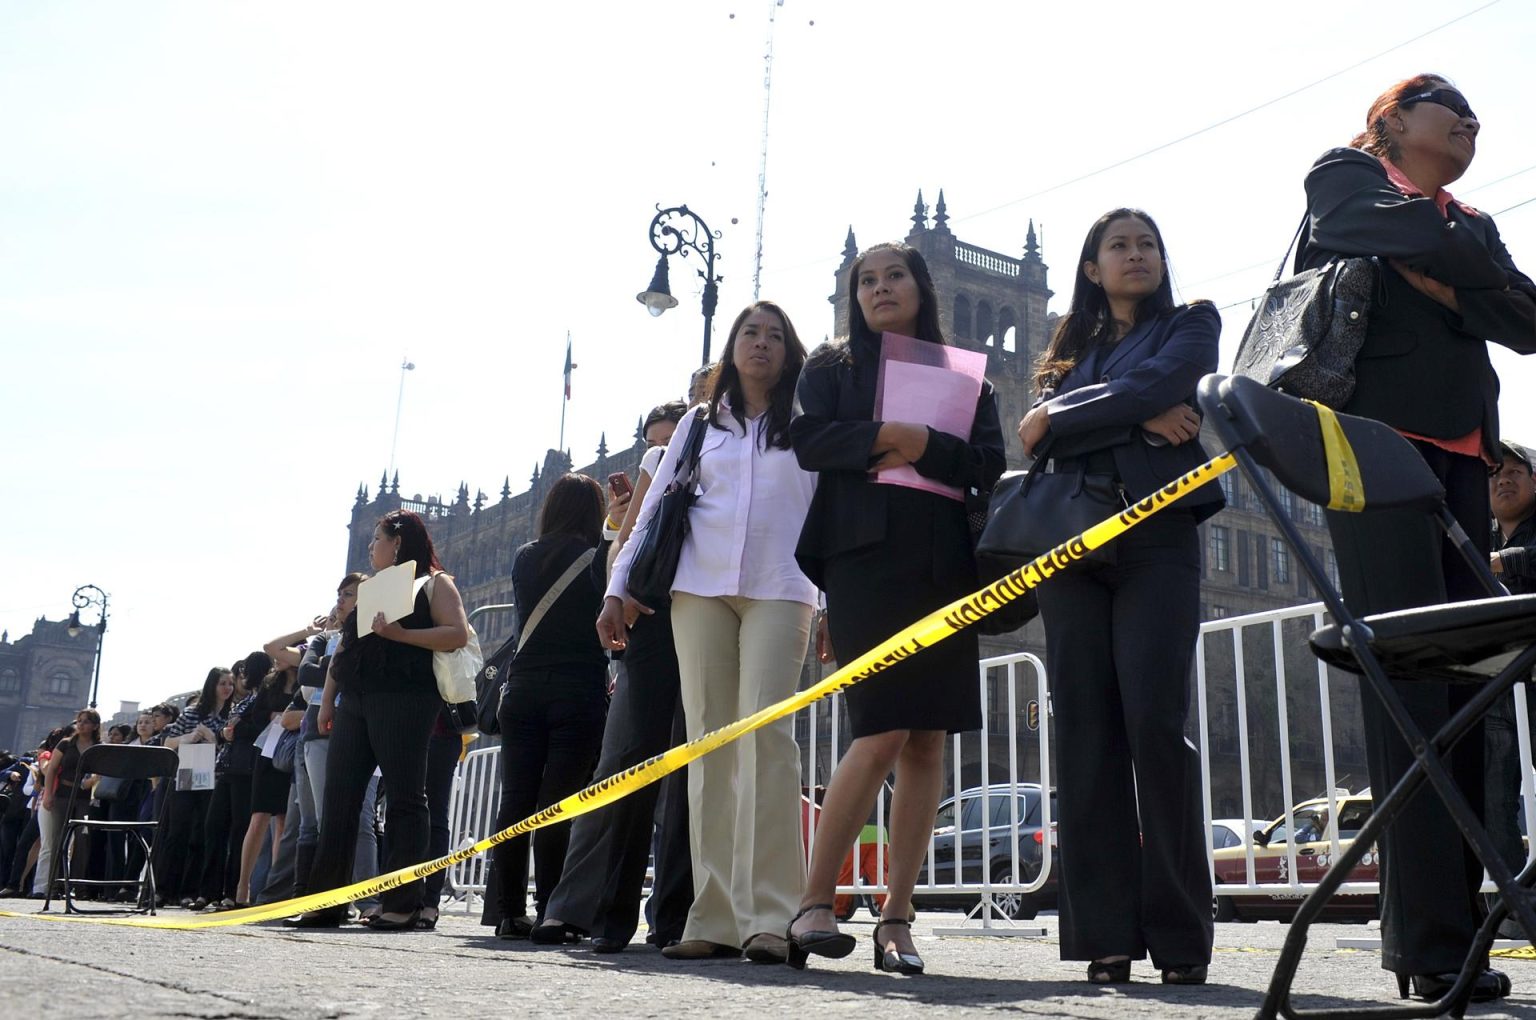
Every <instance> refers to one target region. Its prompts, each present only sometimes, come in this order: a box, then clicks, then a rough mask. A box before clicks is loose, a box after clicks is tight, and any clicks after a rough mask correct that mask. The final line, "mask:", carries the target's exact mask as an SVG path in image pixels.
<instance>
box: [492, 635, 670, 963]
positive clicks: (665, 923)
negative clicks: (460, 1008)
mask: <svg viewBox="0 0 1536 1020" xmlns="http://www.w3.org/2000/svg"><path fill="white" fill-rule="evenodd" d="M679 683H680V681H679V678H678V671H677V652H676V650H675V649H674V648H673V645H672V619H671V616H670V615H669V614H668V612H667V611H666V610H665V609H662V610H658V611H657V612H656V613H655V614H654V615H652V616H642V617H640V618H639V619H638V620H636V621H635V626H634V627H633V628H632V629H631V630H630V640H629V647H628V649H626V650H625V652H624V672H623V674H622V676H621V677H620V679H619V684H618V687H617V688H616V689H615V691H614V694H613V701H612V703H611V704H610V705H609V706H608V722H607V725H606V726H605V727H604V729H603V744H602V752H601V754H600V756H599V758H598V762H597V768H596V770H595V772H594V775H595V776H596V777H597V778H600V779H601V778H606V777H608V776H611V775H614V774H615V773H617V772H622V771H623V770H624V769H627V768H629V767H630V766H632V765H638V764H639V763H640V762H643V761H645V760H646V759H647V758H649V757H651V756H652V755H656V754H660V753H661V752H662V751H665V750H667V748H669V747H671V746H672V744H673V741H674V738H675V737H677V742H678V743H682V742H683V741H684V740H686V739H687V738H686V737H685V736H682V737H679V736H678V735H679V734H682V733H684V732H685V729H684V725H683V722H682V714H683V713H682V704H681V698H680V696H679ZM503 753H505V752H503ZM687 775H688V774H687V771H686V770H680V771H678V772H675V773H673V774H672V775H671V776H668V777H667V778H666V779H665V780H663V781H662V782H660V783H652V784H651V785H650V786H647V787H645V788H644V789H641V790H639V791H637V792H635V793H632V794H630V795H629V796H628V797H625V798H624V799H623V800H621V801H618V802H617V803H615V804H610V805H608V806H607V807H604V808H600V809H598V810H597V811H593V812H590V813H588V814H585V815H582V816H581V817H579V818H577V819H576V820H575V821H573V822H572V823H571V835H570V846H569V847H568V849H567V850H566V854H565V866H564V870H563V872H562V874H561V876H560V884H559V885H558V886H556V887H555V890H554V892H553V893H552V894H551V896H550V897H549V902H548V903H547V904H546V905H545V907H546V913H547V916H549V917H552V918H557V919H559V920H561V921H564V922H565V923H566V924H571V925H575V926H576V927H578V928H580V929H582V930H583V931H586V932H588V933H589V934H591V935H593V936H601V937H603V938H609V939H614V940H616V941H619V942H628V941H629V940H630V939H632V938H634V935H635V929H636V927H637V926H638V925H639V921H640V899H641V894H642V891H643V886H644V885H645V868H646V864H647V862H648V860H649V858H650V853H651V833H652V830H653V829H654V828H655V823H656V806H657V801H658V800H659V799H660V797H661V792H662V787H663V786H665V785H667V784H669V783H673V784H674V785H677V786H678V788H679V790H680V792H679V793H678V794H677V796H676V797H673V798H672V803H673V804H674V809H673V810H672V811H671V812H670V813H664V814H663V817H662V826H663V828H662V836H661V844H662V846H660V847H658V851H657V860H656V877H655V883H654V886H653V890H652V892H653V896H655V897H656V902H657V923H656V924H655V926H654V927H655V929H656V931H657V933H658V936H659V937H665V938H667V939H668V940H672V939H680V938H682V933H683V924H684V922H685V921H686V920H687V918H688V908H689V906H691V905H692V903H693V862H692V858H691V857H690V855H689V850H688V779H687ZM674 781H675V782H674ZM514 820H515V819H514ZM664 847H670V848H671V852H670V853H668V852H667V851H666V850H664V849H663V848H664ZM679 871H681V875H680V876H679ZM663 944H665V942H663Z"/></svg>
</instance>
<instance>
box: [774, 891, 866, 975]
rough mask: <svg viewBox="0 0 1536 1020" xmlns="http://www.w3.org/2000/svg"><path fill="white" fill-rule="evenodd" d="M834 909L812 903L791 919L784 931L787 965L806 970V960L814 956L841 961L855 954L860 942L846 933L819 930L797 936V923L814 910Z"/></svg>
mask: <svg viewBox="0 0 1536 1020" xmlns="http://www.w3.org/2000/svg"><path fill="white" fill-rule="evenodd" d="M832 909H833V908H832V904H830V903H812V904H811V905H810V906H808V907H802V908H801V910H800V912H799V913H798V914H796V915H795V916H794V917H791V918H790V919H789V927H787V928H785V929H784V941H785V942H787V943H789V948H788V956H787V957H786V958H785V960H784V962H785V963H787V964H789V965H790V966H791V967H793V968H795V969H796V970H804V969H805V961H806V959H807V958H808V957H810V956H812V955H815V956H825V957H827V958H828V959H829V960H841V959H842V958H843V957H845V956H847V955H848V954H849V953H851V952H853V947H854V946H856V945H858V941H857V940H856V939H855V938H854V937H853V936H852V935H849V934H847V933H845V932H840V931H826V930H817V931H803V932H801V933H800V934H799V935H796V934H795V922H796V921H798V920H800V919H801V918H802V917H804V916H805V915H806V914H809V913H810V912H811V911H813V910H832ZM877 929H878V926H877Z"/></svg>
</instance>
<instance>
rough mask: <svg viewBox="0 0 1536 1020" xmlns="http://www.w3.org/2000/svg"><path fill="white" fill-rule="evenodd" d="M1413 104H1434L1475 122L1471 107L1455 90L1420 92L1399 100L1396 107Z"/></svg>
mask: <svg viewBox="0 0 1536 1020" xmlns="http://www.w3.org/2000/svg"><path fill="white" fill-rule="evenodd" d="M1414 103H1434V104H1435V105H1436V106H1443V107H1445V108H1446V109H1447V110H1450V111H1451V112H1452V113H1454V114H1456V116H1458V117H1462V118H1465V119H1468V120H1476V119H1477V114H1475V113H1473V112H1472V107H1470V106H1468V105H1467V100H1466V97H1465V96H1463V95H1462V94H1461V93H1460V92H1457V91H1456V90H1455V89H1432V90H1430V91H1429V92H1420V93H1419V94H1418V95H1416V96H1409V97H1408V98H1407V99H1400V100H1398V102H1397V105H1398V106H1412V105H1413V104H1414Z"/></svg>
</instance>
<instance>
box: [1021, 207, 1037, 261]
mask: <svg viewBox="0 0 1536 1020" xmlns="http://www.w3.org/2000/svg"><path fill="white" fill-rule="evenodd" d="M1024 261H1025V262H1039V261H1040V243H1039V241H1038V240H1037V239H1036V238H1035V221H1034V218H1033V217H1031V218H1030V221H1029V232H1028V233H1027V234H1025V235H1024Z"/></svg>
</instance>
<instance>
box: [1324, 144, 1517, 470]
mask: <svg viewBox="0 0 1536 1020" xmlns="http://www.w3.org/2000/svg"><path fill="white" fill-rule="evenodd" d="M1306 187H1307V215H1308V221H1309V222H1308V226H1309V229H1308V231H1307V234H1306V240H1305V243H1304V244H1303V245H1302V246H1301V247H1300V249H1299V250H1298V251H1297V253H1296V267H1297V268H1298V269H1307V268H1312V267H1315V266H1319V265H1322V264H1324V263H1326V262H1328V261H1329V260H1331V259H1334V258H1337V257H1338V256H1341V255H1344V256H1368V255H1376V256H1379V257H1380V258H1381V259H1382V281H1383V285H1382V288H1381V289H1380V290H1379V291H1378V293H1377V296H1376V300H1375V301H1374V302H1373V304H1372V307H1371V319H1370V326H1369V328H1368V329H1367V331H1366V339H1365V346H1364V347H1363V348H1362V349H1361V351H1360V358H1359V360H1358V361H1357V362H1356V365H1355V375H1356V383H1355V392H1354V395H1353V396H1352V397H1351V398H1350V400H1349V402H1348V403H1347V404H1346V405H1345V406H1344V407H1343V408H1341V410H1344V411H1347V412H1348V413H1350V414H1357V415H1361V416H1363V417H1366V418H1375V419H1376V420H1378V421H1383V422H1386V423H1387V424H1388V425H1391V426H1393V427H1394V428H1399V429H1403V430H1405V431H1408V432H1413V433H1415V434H1417V435H1422V436H1430V437H1433V438H1437V439H1455V438H1458V437H1460V436H1464V435H1466V434H1467V433H1469V432H1471V431H1472V430H1474V429H1476V428H1478V427H1479V426H1481V427H1482V429H1483V445H1484V447H1485V449H1486V450H1487V451H1488V453H1489V454H1490V456H1492V457H1493V459H1494V460H1495V461H1497V460H1498V459H1499V458H1498V440H1499V406H1498V401H1499V378H1498V376H1497V375H1496V374H1495V373H1494V371H1493V366H1492V364H1490V363H1489V360H1488V346H1487V343H1486V341H1489V340H1491V341H1493V342H1494V343H1498V344H1502V345H1504V346H1505V347H1509V348H1512V349H1514V350H1516V351H1519V352H1521V353H1523V354H1530V353H1532V352H1536V285H1533V284H1532V283H1531V280H1530V278H1529V277H1527V276H1526V275H1525V274H1524V273H1522V272H1520V270H1519V269H1517V268H1516V267H1515V263H1514V260H1512V259H1511V258H1510V256H1509V251H1508V250H1507V249H1506V248H1505V247H1504V242H1503V241H1502V240H1500V238H1499V230H1498V227H1496V226H1495V225H1494V222H1493V220H1492V218H1491V217H1488V216H1485V215H1482V214H1477V215H1473V214H1471V213H1468V212H1467V211H1466V210H1464V209H1462V208H1461V207H1460V206H1458V205H1456V204H1455V203H1452V204H1451V205H1450V207H1449V209H1448V215H1447V216H1442V215H1441V214H1440V210H1439V209H1438V208H1436V206H1435V203H1434V201H1433V200H1432V199H1429V198H1408V197H1406V196H1404V195H1403V194H1402V192H1400V191H1398V190H1397V188H1395V187H1393V185H1392V183H1391V181H1389V180H1388V179H1387V171H1386V168H1385V167H1383V166H1382V164H1381V161H1380V160H1378V159H1377V158H1376V157H1375V156H1372V155H1371V154H1369V153H1367V152H1362V151H1360V150H1359V149H1333V150H1330V151H1329V152H1326V153H1324V154H1323V156H1322V158H1320V159H1319V160H1318V161H1317V162H1316V163H1315V164H1313V166H1312V169H1311V170H1310V171H1309V172H1308V173H1307V181H1306ZM1389 258H1390V259H1397V260H1398V261H1400V262H1402V263H1403V264H1405V265H1407V266H1408V268H1410V269H1413V270H1416V271H1417V272H1421V273H1423V274H1424V275H1426V276H1428V277H1430V278H1431V279H1434V280H1437V281H1439V282H1440V283H1444V284H1448V285H1450V286H1452V287H1454V288H1455V289H1456V302H1457V304H1458V305H1459V306H1460V311H1459V312H1453V311H1451V310H1450V309H1449V308H1446V307H1445V306H1444V305H1442V304H1440V303H1439V302H1438V301H1434V300H1433V299H1431V298H1429V297H1426V296H1425V295H1423V294H1421V293H1419V292H1418V291H1417V290H1415V289H1414V288H1413V286H1412V285H1410V284H1409V283H1408V282H1407V281H1406V280H1404V279H1403V278H1402V277H1401V276H1400V275H1399V274H1398V273H1397V271H1396V270H1394V269H1393V268H1392V267H1391V266H1390V265H1388V264H1387V259H1389Z"/></svg>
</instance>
